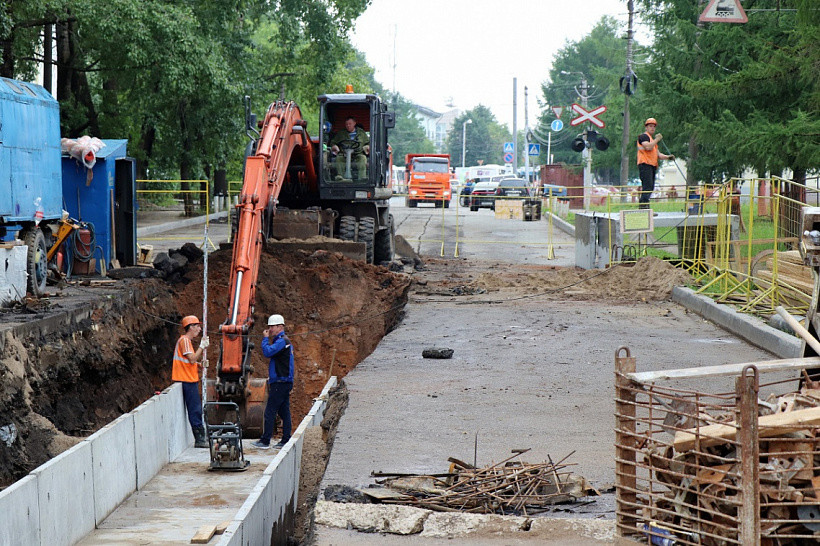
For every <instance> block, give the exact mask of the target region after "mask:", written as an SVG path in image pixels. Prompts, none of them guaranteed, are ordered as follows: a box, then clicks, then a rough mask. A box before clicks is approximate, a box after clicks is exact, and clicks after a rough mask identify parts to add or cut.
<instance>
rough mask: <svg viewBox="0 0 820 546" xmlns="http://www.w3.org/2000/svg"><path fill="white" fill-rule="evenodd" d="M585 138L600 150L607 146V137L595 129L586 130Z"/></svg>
mask: <svg viewBox="0 0 820 546" xmlns="http://www.w3.org/2000/svg"><path fill="white" fill-rule="evenodd" d="M587 140H588V141H589V143H590V144H595V148H596V149H598V150H599V151H601V152H603V151H605V150H606V149H607V148H609V139H608V138H606V137H605V136H604V135H601V134H598V132H597V131H587Z"/></svg>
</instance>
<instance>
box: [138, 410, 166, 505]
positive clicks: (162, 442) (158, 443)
mask: <svg viewBox="0 0 820 546" xmlns="http://www.w3.org/2000/svg"><path fill="white" fill-rule="evenodd" d="M160 396H161V395H160ZM160 396H153V397H151V398H149V399H148V400H146V401H145V402H144V403H143V404H141V405H140V406H139V407H137V409H135V410H134V411H133V412H132V413H133V415H134V442H135V443H136V452H137V489H141V488H142V487H143V486H145V484H147V483H148V482H149V481H151V478H153V477H154V476H155V475H156V474H157V472H159V471H160V469H161V468H162V467H163V466H165V465H166V464H167V463H168V432H167V431H166V430H165V420H164V418H163V415H162V412H161V411H160V410H161V409H162V406H163V405H164V404H161V403H160V402H159V398H160Z"/></svg>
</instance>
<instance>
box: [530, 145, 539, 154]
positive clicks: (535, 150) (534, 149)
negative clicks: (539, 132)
mask: <svg viewBox="0 0 820 546" xmlns="http://www.w3.org/2000/svg"><path fill="white" fill-rule="evenodd" d="M540 154H541V145H540V144H529V145H528V146H527V155H540Z"/></svg>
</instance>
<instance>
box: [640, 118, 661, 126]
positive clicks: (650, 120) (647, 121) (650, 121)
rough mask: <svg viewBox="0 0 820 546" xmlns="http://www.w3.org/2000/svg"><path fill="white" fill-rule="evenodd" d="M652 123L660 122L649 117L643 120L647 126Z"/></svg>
mask: <svg viewBox="0 0 820 546" xmlns="http://www.w3.org/2000/svg"><path fill="white" fill-rule="evenodd" d="M650 123H651V124H652V125H657V124H658V121H657V120H656V119H655V118H649V119H647V120H646V121H644V122H643V126H644V127H646V126H647V125H649V124H650Z"/></svg>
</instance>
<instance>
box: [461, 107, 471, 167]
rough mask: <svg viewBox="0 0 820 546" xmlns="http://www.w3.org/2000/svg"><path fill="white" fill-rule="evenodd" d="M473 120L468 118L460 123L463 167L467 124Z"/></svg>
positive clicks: (465, 152) (462, 163)
mask: <svg viewBox="0 0 820 546" xmlns="http://www.w3.org/2000/svg"><path fill="white" fill-rule="evenodd" d="M472 122H473V120H471V119H468V120H467V121H465V122H464V123H462V124H461V168H462V169H463V168H464V157H465V156H466V155H467V125H468V124H470V123H472Z"/></svg>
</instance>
